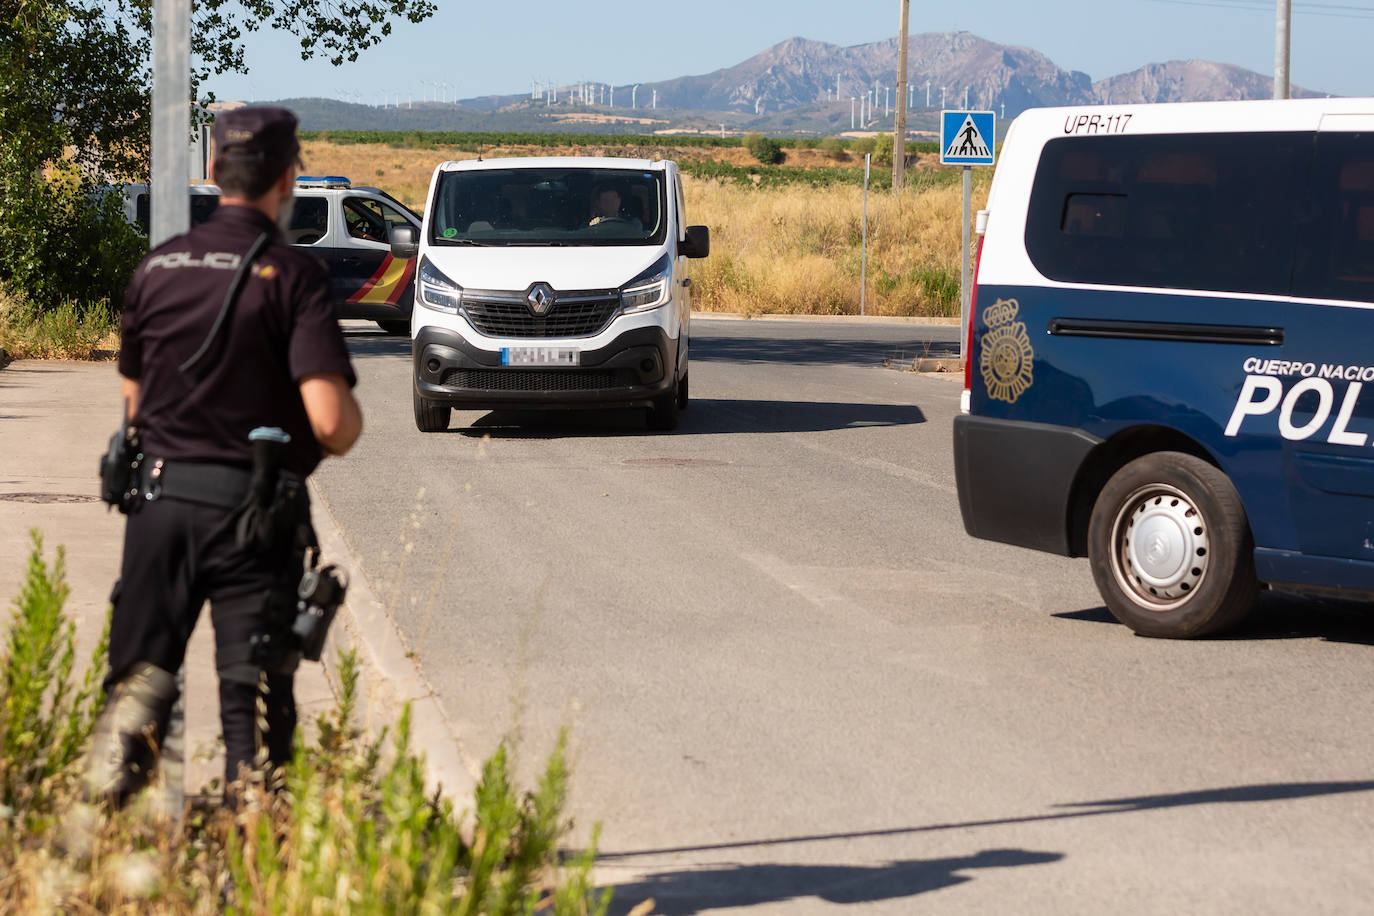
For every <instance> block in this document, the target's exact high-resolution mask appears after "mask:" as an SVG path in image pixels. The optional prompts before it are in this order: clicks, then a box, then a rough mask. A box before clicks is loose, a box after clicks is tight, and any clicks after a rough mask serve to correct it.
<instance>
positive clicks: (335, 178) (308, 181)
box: [296, 175, 353, 188]
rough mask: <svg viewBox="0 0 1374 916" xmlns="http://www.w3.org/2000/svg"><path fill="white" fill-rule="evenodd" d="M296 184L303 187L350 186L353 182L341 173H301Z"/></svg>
mask: <svg viewBox="0 0 1374 916" xmlns="http://www.w3.org/2000/svg"><path fill="white" fill-rule="evenodd" d="M296 184H298V185H300V186H301V187H304V188H351V187H353V182H351V181H349V180H348V179H347V178H345V177H344V176H342V175H301V176H298V177H297V178H296Z"/></svg>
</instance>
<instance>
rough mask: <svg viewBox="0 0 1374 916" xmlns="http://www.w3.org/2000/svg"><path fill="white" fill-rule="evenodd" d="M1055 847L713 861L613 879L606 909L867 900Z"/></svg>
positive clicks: (1035, 861)
mask: <svg viewBox="0 0 1374 916" xmlns="http://www.w3.org/2000/svg"><path fill="white" fill-rule="evenodd" d="M1062 858H1064V856H1063V854H1062V853H1057V852H1030V851H1028V850H1024V849H987V850H984V851H983V852H980V853H977V854H975V855H971V856H966V857H964V858H959V859H927V860H923V859H904V860H899V861H896V862H888V863H887V864H885V865H876V866H863V865H719V866H712V867H708V868H702V869H683V870H681V871H672V872H664V873H663V874H657V875H651V876H649V877H647V878H644V879H642V880H640V881H635V882H633V883H630V884H622V885H618V886H617V887H616V889H615V899H614V900H613V902H612V905H611V912H612V913H615V914H624V913H627V912H629V910H630V909H631V908H633V907H634V906H635V905H636V904H637V903H639V902H641V901H643V900H647V899H648V898H650V897H652V898H654V901H655V906H654V912H655V913H662V914H665V916H692V914H694V913H701V912H704V911H706V910H714V909H724V908H727V907H740V906H758V905H760V904H765V903H780V902H783V901H788V900H797V899H799V898H807V897H816V898H819V899H821V900H824V901H827V902H828V903H871V902H874V901H878V900H894V899H898V898H901V897H914V896H915V895H917V894H924V893H928V892H930V891H935V890H939V889H940V888H944V887H952V886H953V885H956V884H963V883H964V882H966V881H971V880H973V879H972V878H971V877H970V876H968V875H964V874H960V873H961V872H965V871H969V870H971V869H975V868H1012V867H1015V866H1018V865H1044V864H1047V863H1050V862H1057V861H1059V860H1060V859H1062Z"/></svg>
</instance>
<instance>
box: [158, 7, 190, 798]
mask: <svg viewBox="0 0 1374 916" xmlns="http://www.w3.org/2000/svg"><path fill="white" fill-rule="evenodd" d="M190 97H191V0H155V2H154V3H153V122H152V163H151V165H152V174H151V176H150V179H151V180H150V186H151V188H152V193H151V194H150V196H149V205H150V207H151V208H152V212H151V214H150V221H149V232H148V240H149V243H150V244H151V245H153V246H154V247H156V246H157V245H160V244H162V243H163V242H165V241H167V240H168V239H170V238H171V237H172V236H174V235H181V234H182V233H183V232H185V231H186V230H187V229H190V228H191V196H190V192H189V191H186V190H183V189H184V188H186V187H187V180H188V178H189V173H190V167H191V161H190V160H191V156H190V154H191V149H190V145H189V143H188V140H189V139H190V133H191V110H190ZM185 693H186V674H185V669H184V668H183V669H179V670H178V671H177V701H176V704H175V705H174V706H173V707H172V714H171V717H170V719H169V721H168V724H167V734H166V736H165V737H164V738H163V742H162V753H161V755H160V756H159V757H158V770H159V772H160V773H161V780H162V793H161V795H160V797H159V798H158V800H157V803H158V805H159V806H160V807H161V809H162V810H161V813H162V814H163V815H164V816H166V817H170V818H172V819H175V820H180V818H181V815H182V811H183V809H184V806H185V803H186V788H185V786H184V785H183V779H184V743H185V738H184V728H185V717H186V707H185V704H184V701H183V699H182V698H183V697H184V696H185Z"/></svg>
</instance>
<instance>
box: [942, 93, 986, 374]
mask: <svg viewBox="0 0 1374 916" xmlns="http://www.w3.org/2000/svg"><path fill="white" fill-rule="evenodd" d="M996 128H997V115H996V114H995V113H993V112H991V111H942V112H940V162H941V164H943V165H962V166H963V167H964V209H963V232H962V233H961V236H960V237H961V239H962V241H963V244H962V245H961V246H960V247H961V250H960V253H959V358H960V359H968V353H966V352H965V350H966V348H967V347H968V320H969V307H970V304H971V303H970V302H969V293H970V289H971V287H970V286H969V254H970V251H971V247H972V246H971V245H970V239H969V225H970V223H971V222H972V221H973V213H972V208H973V170H972V167H973V166H975V165H992V164H993V158H994V157H993V138H994V137H995V135H996V133H997V130H996Z"/></svg>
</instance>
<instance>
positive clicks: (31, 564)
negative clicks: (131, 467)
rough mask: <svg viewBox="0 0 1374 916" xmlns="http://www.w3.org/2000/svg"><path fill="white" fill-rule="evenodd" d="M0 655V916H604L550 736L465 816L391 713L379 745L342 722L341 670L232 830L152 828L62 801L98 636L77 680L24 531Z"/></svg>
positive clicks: (220, 821)
mask: <svg viewBox="0 0 1374 916" xmlns="http://www.w3.org/2000/svg"><path fill="white" fill-rule="evenodd" d="M32 537H33V546H32V551H31V554H30V556H29V558H28V567H27V575H26V578H25V582H24V585H23V588H22V591H21V592H20V594H19V596H18V598H17V599H16V600H15V601H14V604H13V610H12V613H11V615H10V617H9V620H8V621H7V623H6V626H5V628H4V641H3V646H2V647H0V912H6V913H58V912H61V913H96V912H99V913H139V914H144V913H152V914H201V913H218V912H227V913H238V914H258V913H273V914H282V916H287V914H297V913H299V914H314V913H331V914H349V913H357V914H372V913H389V914H411V913H415V914H420V913H424V914H431V913H433V914H448V913H453V914H491V916H496V914H516V913H522V914H523V913H533V912H539V913H551V914H560V916H563V914H566V916H586V914H598V916H599V914H604V913H605V911H606V909H607V907H608V906H609V904H610V893H609V892H608V891H603V892H597V891H596V890H595V889H594V888H593V885H592V880H591V867H592V861H593V859H594V857H595V846H596V841H595V831H593V834H592V842H591V844H590V846H589V848H588V849H587V850H586V851H584V852H581V853H579V854H578V855H577V856H576V857H574V858H573V859H572V860H571V861H564V860H563V855H562V853H561V851H560V846H561V844H562V843H564V842H566V841H567V839H568V837H569V834H570V831H571V828H572V824H571V822H570V821H569V820H568V817H567V814H566V810H565V809H566V799H567V791H568V781H569V770H568V766H567V760H566V741H565V739H564V738H560V740H559V742H558V744H557V746H556V748H555V750H554V752H553V754H552V755H551V756H550V758H549V760H548V762H547V764H546V766H545V767H544V771H543V773H542V775H541V776H540V777H539V779H538V784H537V785H536V787H535V788H533V789H531V790H528V791H524V792H522V791H519V790H518V789H517V788H516V787H515V786H514V784H513V783H512V781H511V773H512V772H513V769H514V767H513V763H512V761H511V759H510V754H509V752H508V750H507V749H506V748H505V747H502V748H500V749H499V750H498V751H497V752H496V754H495V755H494V756H493V757H492V758H491V759H490V760H488V761H487V763H486V765H485V767H484V768H483V772H482V779H481V782H480V783H479V785H478V788H477V791H476V799H475V805H474V809H473V811H472V812H471V814H470V816H468V817H465V816H464V815H462V814H460V813H459V812H456V811H455V810H454V808H453V806H452V804H451V803H450V802H449V801H448V800H447V799H444V798H442V797H441V796H439V795H438V794H437V793H430V792H428V791H427V790H426V788H425V779H424V776H425V765H424V760H423V758H422V757H420V756H418V755H417V754H416V753H415V752H414V751H413V750H412V749H411V747H410V718H409V717H410V713H409V708H408V707H407V708H406V710H405V712H404V713H403V714H402V716H401V719H400V721H399V722H397V723H396V725H395V728H394V730H392V731H391V733H390V735H388V734H387V733H386V731H383V733H382V734H381V735H378V736H376V737H375V738H374V737H371V736H369V735H367V734H365V733H364V732H363V731H362V730H360V729H359V728H357V727H356V726H355V725H354V721H355V719H356V718H357V713H358V710H357V702H358V696H357V664H356V661H355V659H354V657H353V656H351V655H344V656H341V657H340V661H339V668H340V674H341V680H342V683H343V690H342V695H341V696H340V697H339V699H338V702H337V705H336V706H335V708H334V709H333V710H332V711H330V712H328V713H326V714H323V715H321V716H320V717H319V719H318V720H317V721H316V723H315V726H314V737H313V738H312V739H311V740H310V741H309V742H308V743H305V742H303V741H302V742H300V749H299V750H298V752H297V755H296V759H295V760H294V761H293V762H292V764H291V765H290V766H288V767H286V768H285V770H284V771H282V772H281V773H279V774H277V776H276V777H275V778H274V785H273V786H272V787H271V788H270V789H269V788H268V787H265V786H262V785H255V786H251V787H249V789H248V790H247V792H246V793H245V795H246V799H247V800H246V803H245V806H244V808H243V810H241V811H240V813H239V815H238V817H237V820H235V819H233V818H231V817H230V816H229V815H227V814H224V813H222V812H218V811H215V810H213V809H211V808H208V807H204V806H202V807H195V806H193V807H192V809H191V811H190V813H189V816H188V817H187V819H186V820H185V822H184V823H182V824H179V825H178V824H168V823H165V822H163V821H160V820H158V819H157V818H156V817H154V816H152V815H151V814H149V813H148V811H147V809H144V808H140V807H139V806H138V805H137V804H135V805H133V806H131V807H130V808H129V809H128V810H126V811H123V812H120V813H117V814H113V815H107V814H105V813H103V812H101V811H98V810H96V809H94V808H91V807H89V806H86V805H85V804H83V803H82V802H81V801H80V800H79V795H78V785H77V783H78V773H79V767H80V764H81V756H82V754H83V753H84V750H85V746H86V744H87V742H88V739H89V736H90V732H91V728H92V726H93V724H94V720H95V714H96V711H97V710H98V705H99V701H100V696H99V694H100V691H99V684H100V679H101V677H102V676H103V673H104V672H103V667H102V665H103V657H104V649H105V640H104V639H103V638H102V640H101V641H100V645H98V646H97V647H96V649H95V651H94V653H93V654H92V656H91V658H90V660H89V663H88V664H87V665H86V667H85V670H84V673H81V674H78V673H77V667H76V649H75V627H74V624H73V623H72V622H71V621H70V620H69V619H68V618H67V617H66V616H65V614H64V612H63V605H64V602H65V601H66V598H67V586H66V583H65V579H64V567H63V553H62V550H61V548H58V550H57V555H56V560H55V562H53V563H52V564H51V565H49V564H48V563H47V562H46V560H45V559H44V554H43V545H42V541H41V538H40V537H39V535H38V533H37V532H34V533H33V536H32Z"/></svg>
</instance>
